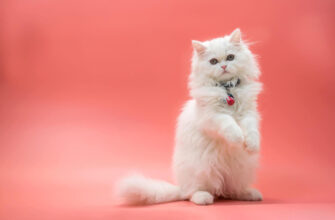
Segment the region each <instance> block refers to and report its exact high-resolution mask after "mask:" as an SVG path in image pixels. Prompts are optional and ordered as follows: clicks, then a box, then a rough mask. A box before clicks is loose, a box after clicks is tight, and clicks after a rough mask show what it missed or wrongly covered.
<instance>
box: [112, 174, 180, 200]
mask: <svg viewBox="0 0 335 220" xmlns="http://www.w3.org/2000/svg"><path fill="white" fill-rule="evenodd" d="M116 190H117V194H118V196H119V197H120V198H121V199H122V203H123V204H128V205H149V204H154V203H163V202H172V201H177V200H184V199H186V198H183V197H182V196H181V192H180V188H179V186H176V185H173V184H171V183H168V182H165V181H162V180H154V179H150V178H146V177H144V176H142V175H139V174H134V175H131V176H128V177H126V178H124V179H121V181H120V182H119V183H118V184H117V186H116Z"/></svg>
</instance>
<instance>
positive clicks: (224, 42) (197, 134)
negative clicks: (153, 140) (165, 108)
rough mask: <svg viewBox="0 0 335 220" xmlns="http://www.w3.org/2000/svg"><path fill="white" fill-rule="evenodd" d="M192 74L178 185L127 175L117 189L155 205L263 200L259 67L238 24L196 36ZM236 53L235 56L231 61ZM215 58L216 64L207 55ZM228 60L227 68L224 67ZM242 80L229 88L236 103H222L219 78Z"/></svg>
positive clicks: (128, 198) (179, 140)
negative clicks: (258, 184)
mask: <svg viewBox="0 0 335 220" xmlns="http://www.w3.org/2000/svg"><path fill="white" fill-rule="evenodd" d="M192 44H193V48H194V55H193V58H192V72H191V74H190V77H189V88H190V95H191V99H190V100H189V101H188V102H187V103H186V104H185V106H184V108H183V110H182V113H181V114H180V116H179V118H178V125H177V131H176V145H175V151H174V156H173V169H174V173H175V177H176V180H177V185H172V184H170V183H167V182H163V181H159V180H153V179H149V178H145V177H143V176H141V175H134V176H130V177H127V178H125V179H123V180H121V182H120V183H119V194H120V196H121V197H123V198H124V202H125V203H128V204H153V203H161V202H169V201H176V200H185V199H189V200H190V201H192V202H194V203H195V204H199V205H207V204H211V203H213V201H214V199H215V198H219V197H221V198H229V199H237V200H262V195H261V193H260V192H259V191H257V190H256V189H253V188H250V186H251V184H252V183H253V181H254V174H255V169H256V167H257V163H258V152H259V147H260V146H259V145H260V137H259V136H260V135H259V128H258V127H259V125H258V124H259V114H258V111H257V96H258V94H259V92H260V91H261V84H260V83H259V82H258V81H257V79H258V77H259V75H260V71H259V68H258V65H257V62H256V60H255V58H254V56H253V54H252V53H251V52H250V50H249V49H248V46H247V45H246V43H244V42H243V41H242V39H241V32H240V30H239V29H236V30H235V31H234V32H233V33H232V34H230V35H228V36H225V37H222V38H216V39H213V40H210V41H205V42H199V41H193V42H192ZM228 54H233V55H234V56H235V58H234V60H231V61H229V60H227V55H228ZM212 58H216V59H217V60H218V63H217V64H211V63H210V62H209V60H211V59H212ZM223 65H226V71H224V70H223V68H222V66H223ZM237 79H240V84H239V85H238V86H236V87H233V88H232V89H231V90H230V92H231V94H233V96H234V98H235V101H236V102H235V104H234V105H232V106H229V105H227V104H226V103H224V101H223V100H224V99H225V98H227V91H226V90H225V88H224V87H222V86H218V85H219V83H220V82H228V81H230V82H232V83H235V84H236V81H237Z"/></svg>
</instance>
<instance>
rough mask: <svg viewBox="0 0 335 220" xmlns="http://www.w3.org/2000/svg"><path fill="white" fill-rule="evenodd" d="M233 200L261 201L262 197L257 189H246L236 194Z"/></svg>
mask: <svg viewBox="0 0 335 220" xmlns="http://www.w3.org/2000/svg"><path fill="white" fill-rule="evenodd" d="M233 199H237V200H242V201H262V200H263V196H262V194H261V193H260V192H259V191H258V190H257V189H253V188H248V189H246V190H244V191H242V192H240V193H239V194H237V195H236V197H234V198H233Z"/></svg>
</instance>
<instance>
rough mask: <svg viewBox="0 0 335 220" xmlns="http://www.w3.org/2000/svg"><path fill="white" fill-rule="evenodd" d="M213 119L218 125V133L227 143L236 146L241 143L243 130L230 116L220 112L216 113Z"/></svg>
mask: <svg viewBox="0 0 335 220" xmlns="http://www.w3.org/2000/svg"><path fill="white" fill-rule="evenodd" d="M213 120H214V121H216V123H217V125H218V133H219V135H220V136H221V137H223V138H224V139H225V140H226V141H227V142H228V143H230V144H233V145H238V146H240V145H242V144H243V142H244V135H243V131H242V129H241V128H240V126H239V125H238V124H237V123H236V121H235V119H234V118H233V117H232V116H230V115H227V114H220V115H216V116H215V117H214V118H213Z"/></svg>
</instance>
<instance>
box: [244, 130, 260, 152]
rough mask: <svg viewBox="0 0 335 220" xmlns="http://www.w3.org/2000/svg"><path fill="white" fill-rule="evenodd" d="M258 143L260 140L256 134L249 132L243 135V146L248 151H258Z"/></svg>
mask: <svg viewBox="0 0 335 220" xmlns="http://www.w3.org/2000/svg"><path fill="white" fill-rule="evenodd" d="M259 145H260V141H259V135H258V134H256V133H254V134H249V135H247V136H246V137H245V148H246V150H247V151H248V152H250V153H257V152H258V151H259Z"/></svg>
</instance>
